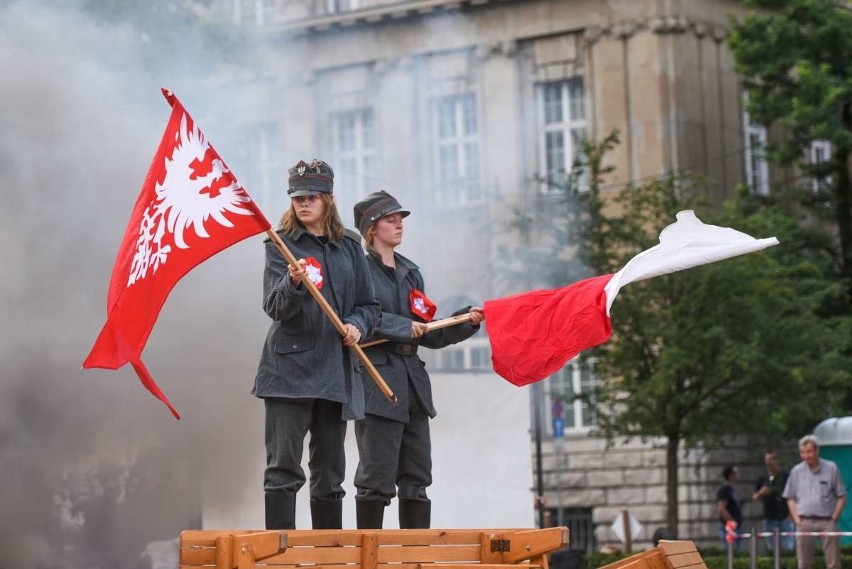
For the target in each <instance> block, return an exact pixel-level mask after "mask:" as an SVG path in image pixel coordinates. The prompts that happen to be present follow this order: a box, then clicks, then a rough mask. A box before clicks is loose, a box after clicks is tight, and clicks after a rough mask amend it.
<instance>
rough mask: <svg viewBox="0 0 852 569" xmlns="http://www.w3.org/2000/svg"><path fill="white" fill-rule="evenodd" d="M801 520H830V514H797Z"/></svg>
mask: <svg viewBox="0 0 852 569" xmlns="http://www.w3.org/2000/svg"><path fill="white" fill-rule="evenodd" d="M799 517H800V518H802V519H803V520H830V519H831V516H799Z"/></svg>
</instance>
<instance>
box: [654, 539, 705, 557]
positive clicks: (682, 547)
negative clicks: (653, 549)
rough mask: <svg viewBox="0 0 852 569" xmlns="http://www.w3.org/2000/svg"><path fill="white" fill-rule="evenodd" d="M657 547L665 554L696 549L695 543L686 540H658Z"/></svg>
mask: <svg viewBox="0 0 852 569" xmlns="http://www.w3.org/2000/svg"><path fill="white" fill-rule="evenodd" d="M657 548H658V549H659V550H660V551H662V552H663V553H665V554H666V555H675V554H678V553H689V552H690V551H698V549H697V548H696V547H695V543H693V542H691V541H688V540H665V539H663V540H660V542H659V543H658V544H657Z"/></svg>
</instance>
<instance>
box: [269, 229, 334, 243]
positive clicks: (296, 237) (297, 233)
mask: <svg viewBox="0 0 852 569" xmlns="http://www.w3.org/2000/svg"><path fill="white" fill-rule="evenodd" d="M279 231H280V230H279ZM302 235H307V236H308V237H310V238H313V239H316V240H317V241H319V237H317V236H316V235H314V234H313V233H310V232H309V231H308V230H307V229H305V228H304V227H302V226H301V225H297V226H296V230H295V231H294V232H293V237H292V239H293V241H298V240H299V239H301V238H302ZM328 243H329V244H331V245H334V246H339V245H340V240H338V239H334V238H333V237H331V236H329V237H328Z"/></svg>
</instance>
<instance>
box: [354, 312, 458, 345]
mask: <svg viewBox="0 0 852 569" xmlns="http://www.w3.org/2000/svg"><path fill="white" fill-rule="evenodd" d="M465 322H470V312H466V313H465V314H459V315H457V316H450V317H449V318H441V319H440V320H435V321H433V322H427V323H426V332H427V333H428V332H431V331H432V330H440V329H441V328H449V327H450V326H458V325H459V324H464V323H465ZM388 341H389V340H388V339H386V338H378V339H376V340H370V341H369V342H364V343H363V344H359V345H360V346H361V347H362V348H369V347H370V346H376V345H378V344H384V343H385V342H388Z"/></svg>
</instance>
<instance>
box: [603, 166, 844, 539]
mask: <svg viewBox="0 0 852 569" xmlns="http://www.w3.org/2000/svg"><path fill="white" fill-rule="evenodd" d="M693 195H695V192H694V191H693V187H692V184H691V182H690V181H689V180H683V179H678V178H675V177H670V178H666V179H664V180H660V181H657V182H653V183H651V184H648V185H646V186H643V187H640V188H637V189H635V190H630V191H628V192H625V193H623V194H622V195H621V196H619V197H618V198H616V201H617V202H618V203H619V204H620V205H621V206H622V208H623V209H622V211H621V213H620V214H619V217H618V218H617V219H613V220H611V221H610V225H611V226H618V227H620V230H619V231H611V232H610V231H608V232H606V233H604V234H603V235H602V239H601V240H600V242H599V243H598V244H597V246H598V247H602V248H603V249H605V250H606V251H607V252H609V254H610V255H611V256H617V255H621V256H622V261H621V262H620V263H619V265H623V264H624V262H626V261H627V260H628V259H629V258H630V257H632V256H633V255H635V254H636V253H638V252H639V251H640V250H643V249H646V248H648V247H650V246H653V245H654V244H655V243H656V242H657V237H658V235H659V232H660V231H661V230H662V228H663V227H665V226H666V225H668V224H669V223H671V222H672V221H673V220H674V217H675V214H676V212H677V211H679V210H682V209H691V208H693V207H695V206H696V202H695V200H694V199H693V198H692V197H691V196H693ZM699 211H700V212H702V213H701V217H703V218H705V219H704V220H705V222H708V223H715V224H717V225H723V226H727V227H734V228H736V229H740V230H743V231H745V232H747V233H749V234H752V235H755V236H760V237H765V236H769V235H775V236H777V237H778V238H779V240H780V241H781V243H782V245H780V246H779V247H775V248H773V249H770V250H768V251H764V252H761V253H756V254H751V255H745V256H743V257H738V258H735V259H729V260H725V261H722V262H719V263H713V264H711V265H707V266H702V267H697V268H694V269H690V270H688V271H683V272H680V273H675V274H672V275H668V276H663V277H658V278H655V279H651V280H649V281H645V282H640V283H635V284H631V285H630V286H628V287H626V288H625V289H624V290H623V291H622V293H620V294H619V298H618V299H617V300H616V301H615V304H614V305H613V308H612V318H613V329H614V334H613V338H612V340H611V341H610V342H608V343H606V344H604V345H603V346H601V347H600V348H599V349H598V370H599V376H600V379H601V386H600V387H601V388H600V390H599V391H598V393H597V400H598V403H599V406H600V407H599V425H600V428H601V431H602V432H603V433H605V434H606V435H607V436H608V437H610V438H612V437H624V436H627V437H641V438H647V437H663V438H664V439H665V440H666V472H667V504H668V506H667V525H668V527H669V529H670V530H671V531H676V530H677V527H678V509H677V505H678V500H677V490H678V486H679V479H678V462H679V460H678V449H679V447H680V446H681V444H684V445H685V446H686V447H687V448H690V447H694V446H696V445H699V444H701V445H703V446H704V447H705V448H708V447H713V446H715V445H717V444H721V443H723V442H724V441H726V440H728V439H730V438H731V437H734V436H738V435H748V436H750V437H752V438H769V439H773V438H777V437H784V436H795V435H798V434H800V433H802V432H806V430H809V429H810V428H811V427H812V426H813V424H814V423H815V422H817V421H818V420H820V419H822V418H825V417H827V416H831V414H832V413H833V412H834V411H837V409H836V407H835V406H834V405H835V401H836V400H834V399H832V398H831V397H826V393H827V392H828V393H831V392H832V391H833V392H837V390H838V387H839V386H840V385H842V384H843V382H844V381H848V379H849V378H850V374H849V372H848V370H849V364H850V363H852V362H850V360H849V358H848V357H844V356H843V349H844V344H845V342H844V341H843V340H842V339H841V338H842V336H841V335H840V334H841V333H842V330H847V331H848V329H849V327H848V326H849V325H848V321H847V320H845V319H843V318H836V319H827V318H824V317H823V316H822V315H821V313H820V312H821V310H820V309H821V307H822V306H823V305H824V304H825V303H831V302H834V301H835V299H836V297H837V296H838V295H842V290H838V287H837V281H836V280H833V279H831V278H826V276H825V267H824V266H820V256H819V255H813V254H811V252H810V250H809V249H808V248H807V247H806V245H805V242H806V240H808V239H813V238H812V237H811V236H810V235H809V232H808V231H804V230H803V229H802V228H801V227H800V223H799V221H798V220H797V218H796V216H795V215H793V214H791V213H789V212H785V211H783V209H782V208H780V207H772V208H767V207H757V205H756V204H755V200H754V198H753V197H752V196H750V195H749V194H748V193H747V192H745V191H743V192H740V193H739V194H738V195H737V196H736V197H735V198H734V199H732V200H730V201H728V202H726V203H725V205H724V209H723V211H721V212H716V213H712V212H711V213H707V214H705V213H703V210H699ZM617 222H620V223H617ZM599 256H600V257H604V256H605V255H599Z"/></svg>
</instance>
